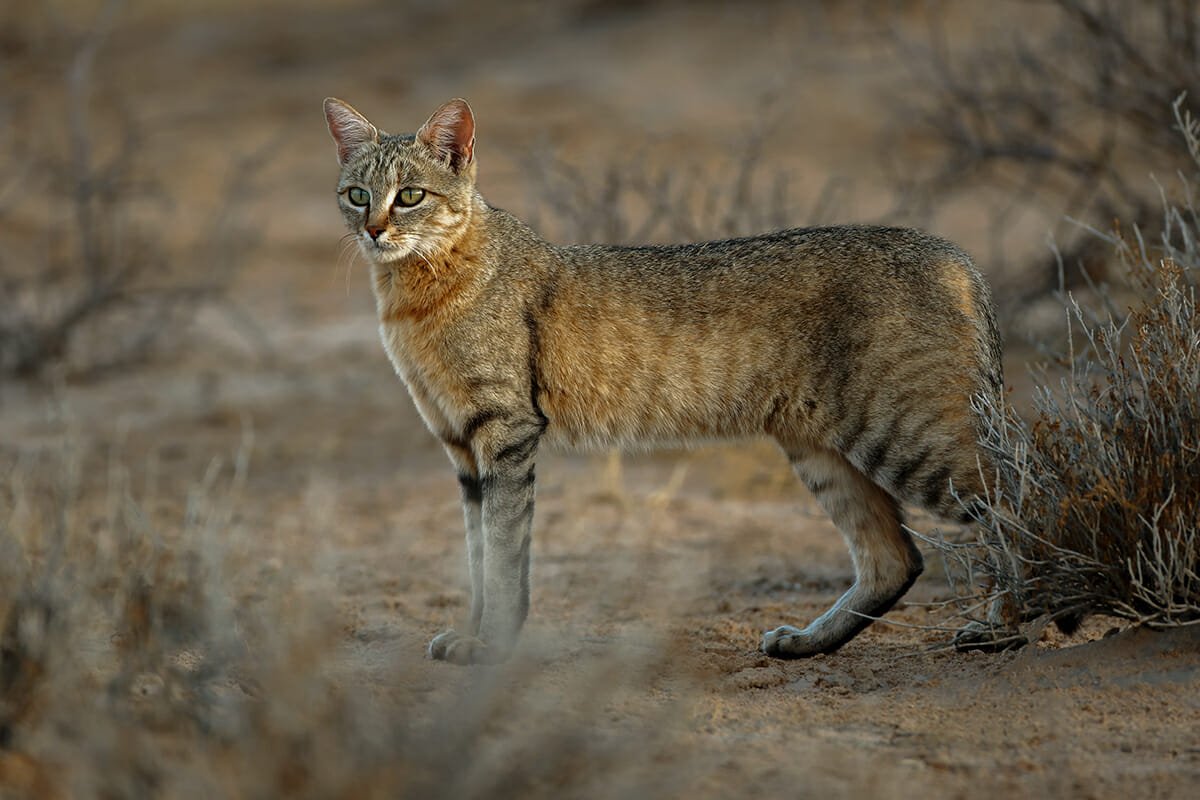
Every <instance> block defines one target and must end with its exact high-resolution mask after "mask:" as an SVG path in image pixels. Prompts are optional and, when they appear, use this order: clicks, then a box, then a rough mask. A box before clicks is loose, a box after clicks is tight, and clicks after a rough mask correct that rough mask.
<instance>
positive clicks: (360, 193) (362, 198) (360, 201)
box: [346, 186, 371, 206]
mask: <svg viewBox="0 0 1200 800" xmlns="http://www.w3.org/2000/svg"><path fill="white" fill-rule="evenodd" d="M346 198H347V199H348V200H349V201H350V205H353V206H365V205H367V204H368V203H370V202H371V193H370V192H368V191H367V190H366V189H360V188H359V187H357V186H351V187H350V188H349V189H348V190H346Z"/></svg>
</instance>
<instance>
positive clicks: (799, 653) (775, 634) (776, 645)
mask: <svg viewBox="0 0 1200 800" xmlns="http://www.w3.org/2000/svg"><path fill="white" fill-rule="evenodd" d="M761 649H762V651H763V652H764V653H766V654H767V655H769V656H771V657H773V658H805V657H806V656H815V655H817V654H818V653H823V652H825V649H826V648H825V646H824V644H823V643H820V642H818V641H817V640H816V637H814V636H811V635H809V634H807V633H805V632H804V631H802V630H801V629H799V628H793V627H792V626H791V625H781V626H779V627H778V628H776V629H775V630H773V631H767V632H766V633H764V634H763V637H762V645H761Z"/></svg>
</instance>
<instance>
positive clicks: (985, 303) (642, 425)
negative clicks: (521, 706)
mask: <svg viewBox="0 0 1200 800" xmlns="http://www.w3.org/2000/svg"><path fill="white" fill-rule="evenodd" d="M326 116H327V120H328V122H329V126H330V131H331V132H332V133H333V136H334V139H335V141H336V142H337V144H338V152H339V161H340V163H341V165H342V177H341V181H340V183H339V190H338V191H339V198H340V205H341V208H342V211H343V214H344V216H345V218H346V222H347V225H348V227H349V228H350V230H351V233H352V235H354V236H355V237H356V238H357V241H358V242H359V244H360V246H361V248H362V250H363V252H364V253H365V255H366V256H367V258H368V260H369V261H370V263H371V270H372V280H373V285H374V291H375V297H376V301H377V307H378V311H379V318H380V333H381V337H382V339H383V342H384V346H385V349H386V350H387V352H388V355H389V357H390V359H391V361H392V363H393V365H394V366H395V369H396V371H397V373H398V374H399V375H400V377H401V379H402V380H403V381H404V383H405V384H406V385H407V386H408V389H409V391H410V393H411V395H412V397H413V400H414V402H415V404H416V406H417V408H418V410H419V412H420V413H421V416H422V417H423V418H424V420H425V422H426V424H427V425H428V426H429V428H430V430H432V431H433V433H434V434H435V435H437V436H438V438H439V439H440V440H441V441H442V443H443V444H444V446H445V448H446V451H447V453H448V454H449V456H450V459H451V461H452V462H453V464H454V466H455V468H456V470H457V472H458V476H459V482H460V485H461V488H462V497H463V506H464V515H465V518H466V526H467V552H468V561H469V564H470V571H471V577H472V605H471V617H470V620H469V621H468V630H467V631H466V632H465V633H458V632H455V631H447V632H446V633H443V634H441V635H439V636H438V637H437V638H435V639H434V640H433V642H432V643H431V645H430V653H431V655H433V657H435V658H441V659H446V660H450V661H454V662H457V663H474V662H487V661H494V660H498V659H502V658H504V657H505V656H506V655H507V654H508V653H509V651H510V650H511V647H512V645H513V643H514V642H515V639H516V636H517V632H518V631H519V629H520V627H521V625H522V623H523V621H524V619H525V616H526V614H527V612H528V602H529V600H528V597H529V558H530V531H531V525H532V518H533V494H534V461H535V458H536V454H537V450H538V448H539V446H540V445H542V444H553V445H560V446H563V447H568V448H574V449H596V448H622V449H629V448H647V447H657V446H672V445H679V444H685V443H691V442H697V441H715V440H726V439H741V438H747V437H756V436H770V437H772V438H774V439H775V440H776V441H777V442H778V443H779V445H780V446H781V447H782V449H783V451H784V452H785V453H786V454H787V456H788V458H789V459H790V461H791V463H792V465H793V467H794V468H795V470H796V472H797V474H798V475H799V476H800V477H801V478H802V479H803V480H804V482H805V483H806V485H807V486H808V487H809V489H810V490H811V491H812V492H813V493H814V495H815V496H816V497H817V499H818V501H819V502H820V503H821V504H822V506H823V507H824V508H825V509H826V511H827V512H828V513H829V514H830V516H831V518H832V519H833V521H834V523H835V524H836V525H837V526H838V528H839V530H840V531H841V532H842V533H843V535H844V536H845V538H846V540H847V543H848V545H849V547H850V551H851V555H852V557H853V559H854V563H855V569H856V575H857V577H856V580H855V583H854V585H853V586H852V587H851V588H850V589H849V591H847V592H846V594H845V595H844V596H843V597H842V598H841V599H840V600H839V601H838V602H837V603H836V604H835V605H834V607H833V608H831V609H830V610H829V611H828V612H826V613H825V614H824V615H822V616H821V617H820V618H818V619H817V620H816V621H814V622H813V623H812V624H810V625H809V626H807V627H806V628H804V629H798V628H793V627H790V626H783V627H780V628H777V629H775V630H773V631H768V632H767V633H766V634H765V635H764V638H763V642H762V648H763V650H764V651H765V652H767V653H768V654H771V655H775V656H781V657H795V656H805V655H811V654H814V653H818V652H830V651H832V650H834V649H836V648H837V647H840V646H841V645H842V644H844V643H845V642H846V641H848V640H849V639H850V638H852V637H853V636H854V635H856V634H857V633H858V632H859V631H860V630H861V629H862V628H863V627H865V626H866V625H867V624H869V622H870V621H871V620H870V619H869V617H873V616H878V615H879V614H882V613H883V612H885V611H886V610H888V608H890V607H891V606H892V605H893V604H894V603H895V602H896V601H897V600H898V599H899V597H900V596H901V595H902V594H903V593H904V592H905V591H906V590H907V589H908V587H909V586H910V585H911V583H912V582H913V581H914V580H915V579H916V577H917V576H918V575H919V574H920V572H921V568H922V563H921V557H920V554H919V553H918V551H917V550H916V547H915V546H914V544H913V542H912V540H911V538H910V537H909V535H908V534H907V533H906V532H905V531H904V530H903V528H902V527H901V524H900V510H899V501H904V502H910V503H913V504H914V505H917V506H920V507H923V508H927V509H929V510H931V511H933V512H935V513H937V514H939V515H941V516H948V517H958V516H960V515H961V512H962V508H963V506H962V504H961V503H960V500H959V498H958V497H956V496H955V495H956V494H957V495H959V496H960V497H963V498H966V499H967V500H969V499H970V498H971V496H972V495H974V494H976V493H978V491H979V488H980V487H979V483H980V482H979V466H980V464H979V458H980V453H979V449H978V445H977V439H978V434H979V424H980V423H979V420H978V419H977V418H976V416H975V415H974V413H973V412H972V410H971V398H972V396H974V395H977V394H987V395H990V396H993V397H994V396H997V395H998V394H999V393H1000V392H1001V390H1002V377H1001V371H1000V344H999V337H998V335H997V332H996V325H995V320H994V315H993V312H992V308H991V302H990V299H989V294H988V290H987V287H986V285H985V284H984V282H983V280H982V278H981V277H980V276H979V274H978V273H977V272H976V271H975V270H974V268H973V267H972V265H971V261H970V259H969V258H968V256H967V255H966V254H965V253H964V252H962V251H961V250H960V249H958V248H957V247H956V246H954V245H953V244H950V243H949V242H946V241H944V240H942V239H938V238H936V237H934V236H931V235H929V234H926V233H922V232H919V231H915V230H910V229H903V228H884V227H872V226H834V227H823V228H803V229H795V230H787V231H780V232H777V233H772V234H768V235H765V236H756V237H749V238H743V239H731V240H726V241H717V242H706V243H702V244H689V245H674V246H666V247H614V246H600V245H584V246H566V247H558V246H554V245H551V244H548V243H546V242H544V241H542V240H541V239H540V238H539V237H538V236H537V235H536V234H535V233H534V232H533V231H531V230H530V229H529V228H528V227H527V226H525V225H524V224H523V223H522V222H520V221H519V220H518V219H516V218H515V217H513V216H512V215H510V214H508V213H506V212H504V211H502V210H499V209H495V208H492V207H490V206H489V205H488V204H487V203H486V202H485V201H484V200H483V198H482V197H481V196H480V195H479V193H478V192H477V191H476V190H475V187H474V174H475V162H474V157H473V153H474V118H473V116H472V114H471V112H470V109H469V107H468V106H467V105H466V103H465V102H464V101H461V100H454V101H451V102H450V103H447V104H446V105H444V106H442V108H440V109H438V111H437V112H435V113H434V115H433V116H432V117H430V119H429V121H427V122H426V123H425V125H424V126H422V128H421V129H420V130H419V131H418V132H417V134H415V135H410V136H388V135H386V134H381V133H380V132H379V131H378V130H377V129H376V128H375V127H374V126H373V125H371V124H370V123H369V122H367V120H366V119H365V118H363V117H362V116H361V115H359V114H358V113H357V112H355V111H354V110H353V109H351V108H350V107H349V106H347V105H346V104H344V103H342V102H341V101H337V100H327V101H326ZM364 200H365V201H366V202H365V204H360V202H359V201H364ZM414 200H415V202H413V201H414ZM952 486H953V491H952V489H951V487H952Z"/></svg>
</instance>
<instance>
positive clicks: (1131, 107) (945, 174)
mask: <svg viewBox="0 0 1200 800" xmlns="http://www.w3.org/2000/svg"><path fill="white" fill-rule="evenodd" d="M951 11H958V12H960V13H958V14H953V13H947V12H951ZM964 11H966V7H965V6H962V7H956V6H954V5H953V4H951V5H947V4H945V3H938V2H934V3H930V4H928V7H927V8H926V10H925V13H924V15H923V16H924V17H925V19H926V20H927V22H928V29H927V34H926V35H922V36H909V37H907V38H905V37H901V36H896V37H895V38H894V40H893V41H894V42H895V44H896V45H897V47H898V52H899V55H900V58H901V61H902V63H904V64H906V65H907V66H908V67H909V68H911V69H912V73H913V74H912V84H913V86H914V87H917V89H916V91H915V92H912V93H907V94H904V95H903V96H901V97H899V99H898V102H897V103H896V109H895V116H896V118H897V123H896V126H895V127H896V130H895V131H893V136H895V135H897V134H898V133H913V132H915V133H917V134H918V135H919V136H921V137H922V138H923V139H924V140H926V141H929V142H933V143H934V144H935V146H936V147H937V148H938V153H937V155H936V156H933V157H930V158H922V159H919V160H914V159H911V158H910V159H906V160H903V161H899V160H898V161H897V163H896V165H895V170H896V173H897V178H898V179H899V180H900V182H901V183H902V184H903V185H904V186H905V187H906V190H905V191H904V192H903V196H904V202H905V204H906V206H905V207H906V211H907V212H908V213H909V214H910V215H912V217H911V218H912V219H913V220H914V221H916V222H923V221H924V220H925V219H927V217H928V214H929V213H930V212H931V210H932V209H933V208H935V207H941V206H943V205H945V204H948V203H949V202H952V201H953V200H954V199H955V198H957V197H962V196H965V195H966V194H968V193H978V192H979V191H980V190H981V189H982V188H988V189H990V188H994V187H1000V188H1001V191H1003V192H1005V194H1006V196H1007V197H1008V198H1009V201H1008V202H1007V203H1006V204H1005V206H1004V208H1003V209H1002V210H1000V211H998V212H997V213H994V214H993V216H992V219H991V223H990V224H991V226H992V228H993V242H995V245H994V248H993V252H992V253H990V254H989V258H988V261H989V263H991V264H992V265H993V267H995V266H998V265H999V264H1001V263H1002V262H1003V261H1004V260H1005V259H1006V255H1007V254H1006V252H1005V247H1004V243H1005V242H1006V241H1007V237H1008V235H1009V231H1010V228H1011V226H1012V222H1013V219H1014V218H1015V216H1016V215H1017V214H1019V213H1022V212H1024V211H1025V210H1027V209H1028V208H1030V206H1031V205H1040V206H1041V208H1043V209H1045V210H1046V211H1047V214H1051V213H1057V212H1058V211H1059V210H1062V209H1066V211H1067V213H1069V214H1070V215H1072V216H1073V217H1076V218H1079V219H1083V220H1087V221H1088V222H1089V223H1090V224H1093V225H1097V226H1101V227H1107V226H1108V225H1110V224H1111V222H1112V220H1114V219H1125V220H1131V221H1135V222H1137V223H1139V224H1152V223H1153V219H1154V217H1155V214H1156V207H1157V198H1156V196H1155V194H1154V192H1153V191H1146V185H1145V181H1144V179H1143V176H1145V175H1146V173H1148V172H1152V171H1153V172H1158V173H1159V174H1171V173H1173V172H1174V171H1175V170H1176V169H1180V168H1186V166H1187V165H1186V159H1185V158H1184V157H1181V153H1180V151H1179V148H1178V147H1177V146H1176V141H1175V139H1174V137H1173V136H1172V134H1171V133H1170V130H1169V123H1170V118H1169V114H1168V109H1169V108H1170V104H1171V102H1172V101H1173V100H1174V99H1175V98H1176V97H1178V96H1179V95H1180V93H1182V92H1189V93H1191V95H1192V96H1193V97H1195V96H1200V4H1197V3H1195V2H1194V0H1159V2H1153V3H1133V2H1121V0H1050V1H1049V2H1046V1H1045V0H1021V1H1020V2H1017V3H1014V4H1011V5H1010V6H1009V7H1003V6H1000V7H997V8H996V9H995V10H994V13H989V14H988V15H986V16H983V17H980V16H979V15H977V14H973V13H971V12H974V11H975V9H974V4H970V12H967V16H968V17H969V18H970V19H971V23H967V22H966V21H965V19H964V14H963V13H962V12H964ZM1005 12H1007V13H1005ZM997 22H998V23H999V24H997ZM989 23H990V24H991V26H992V27H984V26H987V25H988V24H989ZM966 24H973V25H977V26H980V27H981V28H982V29H981V30H979V31H977V32H976V35H974V36H973V37H972V38H971V42H972V44H971V46H969V47H965V46H961V45H959V44H958V41H960V39H961V31H960V29H961V27H962V26H964V25H966ZM951 25H953V26H955V27H954V28H951V27H949V26H951ZM898 152H907V151H898ZM931 163H932V164H936V165H937V166H936V167H935V168H934V169H933V170H932V171H926V172H924V173H923V174H918V172H917V171H916V170H917V169H918V165H922V164H931ZM1056 235H1058V236H1059V237H1063V243H1064V247H1065V249H1066V250H1068V251H1069V252H1070V253H1071V256H1072V257H1071V258H1070V259H1068V262H1069V265H1070V266H1072V267H1073V266H1074V263H1073V262H1075V261H1076V260H1080V259H1082V260H1085V261H1089V262H1093V264H1092V266H1093V268H1096V266H1097V265H1098V264H1099V263H1102V262H1103V261H1104V259H1105V256H1106V255H1107V253H1106V252H1105V251H1104V249H1103V248H1102V247H1098V246H1097V244H1098V243H1097V242H1096V240H1095V239H1093V238H1091V237H1088V236H1078V235H1073V232H1072V231H1070V230H1069V229H1066V228H1063V227H1060V228H1059V230H1058V231H1057V233H1056ZM1077 277H1078V276H1077V275H1068V278H1069V279H1074V278H1077ZM1040 278H1041V282H1040V283H1038V282H1037V280H1035V281H1034V282H1033V283H1032V284H1027V289H1026V291H1027V296H1034V295H1040V294H1045V293H1046V292H1047V291H1049V290H1051V289H1053V288H1054V281H1055V279H1056V269H1055V264H1054V263H1053V261H1052V260H1048V261H1047V263H1046V265H1045V269H1043V270H1042V272H1041V275H1040ZM1014 288H1017V287H1014Z"/></svg>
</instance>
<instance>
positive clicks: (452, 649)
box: [429, 630, 507, 666]
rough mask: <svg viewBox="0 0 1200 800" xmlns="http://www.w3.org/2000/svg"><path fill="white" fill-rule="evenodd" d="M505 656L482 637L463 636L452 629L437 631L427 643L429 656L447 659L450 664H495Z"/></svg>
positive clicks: (439, 659) (438, 659)
mask: <svg viewBox="0 0 1200 800" xmlns="http://www.w3.org/2000/svg"><path fill="white" fill-rule="evenodd" d="M506 656H507V654H506V653H503V652H501V651H500V650H499V649H498V648H495V647H489V646H488V644H487V643H486V642H484V641H483V640H482V639H477V638H476V637H474V636H465V635H463V634H460V633H458V632H457V631H454V630H448V631H445V632H444V633H439V634H438V635H437V636H435V637H433V640H432V641H431V642H430V643H429V657H430V658H432V659H433V660H435V661H449V662H450V663H451V664H459V665H461V666H467V665H469V664H497V663H499V662H501V661H503V660H504V659H505V658H506Z"/></svg>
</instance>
